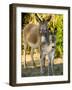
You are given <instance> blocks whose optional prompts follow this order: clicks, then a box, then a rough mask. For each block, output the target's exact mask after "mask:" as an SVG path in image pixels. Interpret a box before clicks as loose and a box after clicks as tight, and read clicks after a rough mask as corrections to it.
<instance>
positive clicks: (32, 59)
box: [31, 48, 36, 67]
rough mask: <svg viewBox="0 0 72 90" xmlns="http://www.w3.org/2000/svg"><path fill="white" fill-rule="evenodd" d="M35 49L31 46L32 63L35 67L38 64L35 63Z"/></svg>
mask: <svg viewBox="0 0 72 90" xmlns="http://www.w3.org/2000/svg"><path fill="white" fill-rule="evenodd" d="M33 51H34V49H33V48H31V59H32V65H33V67H34V66H36V65H35V62H34V58H33Z"/></svg>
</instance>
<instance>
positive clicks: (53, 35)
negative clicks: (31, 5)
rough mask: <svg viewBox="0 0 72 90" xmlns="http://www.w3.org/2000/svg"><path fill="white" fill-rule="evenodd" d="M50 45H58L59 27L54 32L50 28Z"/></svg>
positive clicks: (53, 46)
mask: <svg viewBox="0 0 72 90" xmlns="http://www.w3.org/2000/svg"><path fill="white" fill-rule="evenodd" d="M48 31H49V45H50V46H51V47H52V48H55V47H56V32H57V28H55V29H54V31H53V32H51V30H50V28H49V30H48Z"/></svg>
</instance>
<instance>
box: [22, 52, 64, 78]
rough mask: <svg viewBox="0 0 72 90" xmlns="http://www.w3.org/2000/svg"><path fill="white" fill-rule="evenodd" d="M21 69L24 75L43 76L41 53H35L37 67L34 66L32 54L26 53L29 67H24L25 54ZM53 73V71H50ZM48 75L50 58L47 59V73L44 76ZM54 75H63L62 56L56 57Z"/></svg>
mask: <svg viewBox="0 0 72 90" xmlns="http://www.w3.org/2000/svg"><path fill="white" fill-rule="evenodd" d="M21 60H22V61H21V63H22V64H21V67H22V68H21V71H22V77H31V76H41V73H40V55H39V53H35V54H34V61H35V65H36V66H35V67H32V66H33V65H32V62H31V56H30V54H27V55H26V62H27V67H26V68H24V55H22V57H21ZM50 73H51V72H50ZM46 75H48V59H47V57H46V60H45V73H44V75H43V76H46ZM54 75H63V60H62V58H55V59H54Z"/></svg>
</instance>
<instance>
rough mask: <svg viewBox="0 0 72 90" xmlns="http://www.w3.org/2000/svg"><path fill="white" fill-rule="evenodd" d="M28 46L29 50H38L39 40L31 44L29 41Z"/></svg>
mask: <svg viewBox="0 0 72 90" xmlns="http://www.w3.org/2000/svg"><path fill="white" fill-rule="evenodd" d="M28 45H29V46H30V47H31V48H38V47H39V46H40V39H38V40H37V42H36V43H32V42H29V41H28Z"/></svg>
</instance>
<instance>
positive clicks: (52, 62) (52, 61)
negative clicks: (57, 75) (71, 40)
mask: <svg viewBox="0 0 72 90" xmlns="http://www.w3.org/2000/svg"><path fill="white" fill-rule="evenodd" d="M51 70H52V75H54V55H52V58H51Z"/></svg>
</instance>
